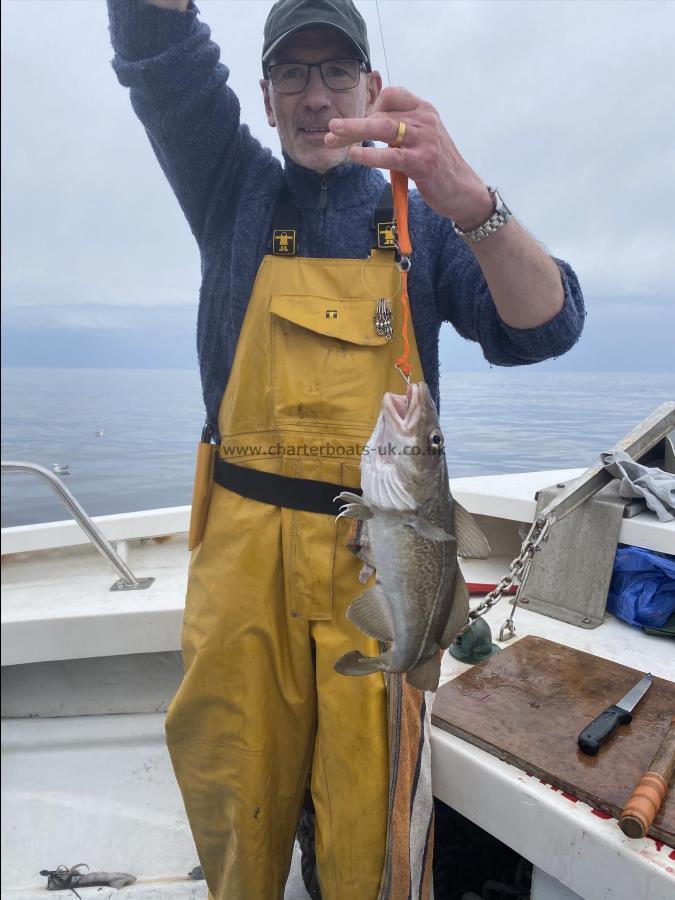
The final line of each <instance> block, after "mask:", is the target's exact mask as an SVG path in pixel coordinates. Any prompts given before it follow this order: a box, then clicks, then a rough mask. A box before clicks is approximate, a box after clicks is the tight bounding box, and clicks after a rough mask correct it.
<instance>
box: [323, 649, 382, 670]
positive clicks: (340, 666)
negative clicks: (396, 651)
mask: <svg viewBox="0 0 675 900" xmlns="http://www.w3.org/2000/svg"><path fill="white" fill-rule="evenodd" d="M388 654H389V651H387V653H383V654H382V655H381V656H363V654H361V653H359V651H358V650H352V651H351V652H350V653H345V655H344V656H341V657H340V659H338V660H337V662H336V663H335V667H334V668H335V671H336V672H339V673H340V674H341V675H370V674H371V672H380V671H382V670H383V669H385V666H384V665H383V663H386V659H385V657H387V656H388ZM385 671H386V669H385Z"/></svg>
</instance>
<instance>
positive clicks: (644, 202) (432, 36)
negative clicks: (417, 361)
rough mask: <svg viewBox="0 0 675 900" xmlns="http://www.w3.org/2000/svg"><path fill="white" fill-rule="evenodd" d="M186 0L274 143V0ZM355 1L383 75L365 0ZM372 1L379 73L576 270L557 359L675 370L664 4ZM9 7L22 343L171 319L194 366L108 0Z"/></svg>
mask: <svg viewBox="0 0 675 900" xmlns="http://www.w3.org/2000/svg"><path fill="white" fill-rule="evenodd" d="M198 5H199V8H200V10H201V16H202V19H204V20H205V21H206V22H208V23H209V25H210V26H211V29H212V34H213V38H214V40H215V41H216V42H217V43H218V44H219V45H220V46H221V49H222V58H223V61H224V62H226V63H227V64H228V65H229V66H230V68H231V73H232V74H231V82H230V83H231V85H232V87H233V88H234V89H235V91H236V92H237V94H238V95H239V98H240V100H241V106H242V111H243V116H242V117H243V119H244V121H246V122H247V123H248V124H249V126H250V127H251V129H252V131H253V133H254V134H255V135H256V136H257V137H258V138H260V139H261V140H262V141H263V142H266V143H268V144H269V145H270V146H272V147H273V148H274V149H275V150H276V151H277V152H278V142H277V140H276V133H275V132H274V131H273V130H272V129H270V128H269V126H268V125H267V123H266V120H265V118H264V115H263V107H262V100H261V95H260V89H259V87H258V79H259V76H260V48H261V36H262V28H263V23H264V21H265V17H266V15H267V12H268V10H269V8H270V5H271V4H270V2H268V0H243V2H242V0H234V2H226V0H199V4H198ZM358 5H359V8H360V10H361V11H362V13H363V15H364V17H365V18H366V21H367V24H368V30H369V36H370V43H371V51H372V59H373V63H374V66H375V67H376V68H379V69H380V70H381V71H382V74H383V77H384V81H385V83H386V81H387V75H386V69H385V65H384V56H383V51H382V43H381V40H380V33H379V27H378V19H377V10H376V6H375V3H374V2H373V0H361V2H360V3H359V4H358ZM379 6H380V13H381V18H382V27H383V32H384V42H385V46H386V51H387V57H388V61H389V70H390V74H391V82H392V83H393V84H400V85H404V86H405V87H407V88H409V89H410V90H412V91H413V92H414V93H416V94H418V95H419V96H421V97H423V98H425V99H427V100H429V101H431V102H432V103H434V104H435V106H436V107H437V108H438V110H439V112H440V114H441V116H442V118H443V120H444V122H445V124H446V127H447V128H448V130H449V132H450V134H451V135H452V137H453V139H454V140H455V142H456V144H457V145H458V147H459V149H460V151H461V152H462V154H463V156H464V157H465V158H466V159H467V160H468V162H469V163H470V164H471V165H472V166H473V167H474V168H475V169H476V170H477V172H478V173H479V174H480V175H481V177H483V178H484V179H485V181H486V182H487V183H489V184H496V185H498V186H499V187H500V189H501V191H502V194H503V195H504V197H505V199H506V200H507V203H508V204H509V206H510V207H511V208H512V209H513V211H514V213H515V215H516V216H517V217H518V218H519V219H520V220H521V221H522V222H523V224H524V225H525V226H526V227H527V228H529V229H530V230H531V231H532V232H533V234H534V235H535V236H536V237H537V238H538V239H539V240H540V241H542V243H543V244H545V246H546V247H547V248H548V249H549V251H550V252H551V253H554V254H555V255H557V256H560V257H562V258H564V259H566V260H568V261H569V262H571V263H572V265H573V266H574V268H575V269H576V271H577V273H578V275H579V278H580V280H581V283H582V287H583V289H584V294H585V296H586V299H587V305H588V308H589V320H588V326H587V333H586V336H585V337H584V338H582V341H581V343H580V344H579V345H578V347H577V348H575V349H574V350H573V351H572V353H570V354H569V355H568V357H569V358H565V359H564V360H561V361H560V362H561V363H562V364H563V366H564V367H567V368H570V367H571V368H577V369H585V368H592V369H598V368H599V369H606V370H612V369H617V368H622V367H623V366H624V365H625V361H626V360H629V361H630V364H629V365H627V367H628V368H629V369H633V370H646V369H661V370H662V371H663V370H666V371H672V370H673V369H675V213H674V209H675V116H674V115H673V109H674V108H675V89H674V87H673V64H672V59H673V46H674V45H675V4H674V3H671V2H658V0H651V2H611V0H607V2H595V0H594V2H583V0H581V2H543V0H540V2H536V0H530V2H508V0H499V2H445V0H414V2H411V0H381V2H380V4H379ZM2 16H3V29H2V45H3V54H2V75H3V80H2V94H3V107H2V120H3V121H2V124H3V137H2V166H3V172H2V177H3V222H4V229H3V277H2V283H3V317H4V321H5V324H6V325H7V326H8V328H9V330H8V333H11V334H15V335H17V343H16V345H15V347H19V348H22V347H25V346H27V343H26V341H27V335H28V337H29V338H30V337H31V336H34V341H33V343H32V344H31V352H34V353H37V354H38V355H39V356H41V358H42V359H44V360H47V361H54V360H56V362H58V361H59V358H58V353H56V356H55V355H54V354H55V350H54V346H53V345H54V335H56V334H58V335H59V339H58V342H61V343H60V344H59V346H62V349H63V348H65V347H68V348H70V349H68V352H73V353H75V357H77V358H78V359H79V358H80V357H78V356H77V352H76V351H77V347H78V346H79V345H84V344H86V343H87V340H85V339H87V336H89V337H92V340H93V338H94V337H95V336H97V338H96V339H98V338H100V336H101V334H105V333H109V334H110V335H114V336H115V342H116V343H119V335H120V334H121V335H124V334H125V333H126V335H127V338H128V345H129V348H133V346H134V342H136V344H138V342H139V340H140V341H141V343H143V342H146V344H147V342H148V341H150V339H152V340H154V341H155V342H157V341H158V346H159V347H160V348H161V347H162V346H163V344H162V340H163V338H164V337H166V340H167V344H166V347H169V345H171V347H174V345H175V346H176V347H178V349H177V350H176V351H175V352H176V353H177V354H178V357H179V358H178V360H177V362H178V363H179V364H181V365H182V364H184V363H185V360H186V359H187V360H188V363H187V364H190V363H189V360H190V358H194V349H193V343H194V336H193V335H194V320H195V316H196V303H197V294H198V287H199V258H198V254H197V251H196V248H195V245H194V241H193V238H192V236H191V234H190V231H189V229H188V227H187V224H186V223H185V221H184V219H183V217H182V214H181V212H180V210H179V208H178V205H177V203H176V201H175V199H174V197H173V195H172V194H171V191H170V189H169V187H168V185H167V184H166V183H165V181H164V178H163V175H162V173H161V171H160V169H159V166H158V165H157V163H156V161H155V158H154V156H153V154H152V152H151V150H150V147H149V144H148V143H147V139H146V137H145V134H144V132H143V129H142V128H141V126H140V124H139V123H138V122H137V120H136V119H135V117H134V115H133V113H132V111H131V108H130V105H129V101H128V94H127V91H126V90H125V89H123V88H122V87H120V86H119V85H118V83H117V81H116V78H115V76H114V73H113V71H112V68H111V66H110V59H111V56H112V51H111V49H110V45H109V41H108V31H107V17H106V8H105V3H103V2H99V0H51V2H42V0H4V2H3V3H2ZM446 331H447V332H449V328H446ZM69 334H70V335H71V336H73V341H74V342H75V350H74V351H73V350H72V347H71V345H70V344H68V335H69ZM50 335H51V337H50ZM31 340H32V339H31ZM171 341H174V344H171ZM175 341H178V343H177V344H175ZM41 342H44V346H43V344H42V343H41ZM58 342H57V343H58ZM78 342H79V344H78ZM28 343H29V344H30V340H29V341H28ZM94 343H95V341H94ZM90 346H93V344H91V345H90ZM442 348H443V362H444V365H445V367H446V368H448V367H450V368H452V367H457V365H458V363H457V360H459V361H460V362H461V363H462V365H464V364H466V366H467V367H474V365H487V364H485V363H483V362H482V357H481V353H480V350H479V349H478V348H477V347H473V346H471V345H467V344H466V342H463V341H461V340H460V339H459V338H457V337H455V336H453V335H452V334H449V333H448V334H446V335H445V336H444V340H443V344H442ZM669 351H670V353H669ZM16 352H17V351H16V350H15V349H13V347H10V348H9V354H8V359H9V361H10V362H16V361H17V360H16ZM63 352H66V351H65V350H63ZM118 352H119V364H120V365H133V364H137V359H136V356H134V352H133V350H132V349H130V350H129V355H128V356H125V350H124V345H122V346H120V347H119V348H118ZM172 352H173V350H172ZM181 354H182V355H181ZM75 357H73V358H75ZM148 358H150V357H148ZM81 359H82V360H83V362H84V363H86V362H87V356H86V353H84V352H83V355H82V356H81ZM33 364H35V363H34V362H33ZM167 365H170V362H167Z"/></svg>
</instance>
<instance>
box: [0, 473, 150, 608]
mask: <svg viewBox="0 0 675 900" xmlns="http://www.w3.org/2000/svg"><path fill="white" fill-rule="evenodd" d="M5 472H26V473H28V474H29V475H34V476H35V477H36V478H40V479H41V480H42V481H46V482H47V484H48V485H49V486H50V487H51V489H52V490H53V491H54V493H55V494H56V496H57V497H58V499H59V500H60V501H61V503H63V505H64V506H65V507H66V509H67V510H68V512H69V513H70V514H71V516H72V517H73V518H74V519H75V521H76V522H77V524H78V525H79V526H80V528H81V529H82V531H84V533H85V534H86V536H87V537H88V538H89V540H90V541H91V543H92V544H93V545H94V546H95V547H96V549H97V550H98V552H99V553H100V554H101V556H103V557H105V559H107V560H108V561H109V562H111V563H112V565H113V566H114V567H115V569H116V570H117V572H118V573H119V576H120V577H119V579H118V580H117V581H116V582H115V583H114V584H112V585H111V586H110V590H111V591H139V590H144V589H145V588H148V587H150V585H151V584H152V583H153V582H154V580H155V579H154V578H137V577H136V576H135V575H134V573H133V572H132V571H131V569H130V568H129V566H128V565H127V564H126V563H125V562H124V560H123V559H122V557H121V556H120V555H119V553H118V552H117V551H116V550H115V548H114V547H113V545H112V544H111V543H110V541H109V540H108V538H107V537H106V536H105V535H104V534H103V532H102V531H101V530H100V528H98V526H97V525H96V524H95V523H94V522H93V520H92V518H91V516H89V515H88V514H87V513H86V512H85V510H84V509H83V508H82V506H81V505H80V503H79V502H78V501H77V499H76V498H75V496H74V495H73V494H72V493H71V491H69V490H68V488H67V487H66V486H65V484H64V483H63V482H62V481H61V479H60V478H57V477H56V475H54V473H53V472H50V471H49V469H45V467H44V466H40V465H38V464H37V463H30V462H10V461H8V462H2V473H3V475H4V473H5Z"/></svg>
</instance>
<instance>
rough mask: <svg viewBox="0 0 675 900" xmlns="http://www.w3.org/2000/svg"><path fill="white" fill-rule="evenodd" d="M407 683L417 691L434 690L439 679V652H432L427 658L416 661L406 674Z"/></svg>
mask: <svg viewBox="0 0 675 900" xmlns="http://www.w3.org/2000/svg"><path fill="white" fill-rule="evenodd" d="M407 678H408V684H411V685H412V686H413V687H414V688H417V690H418V691H435V690H436V689H437V688H438V682H439V681H440V680H441V654H440V653H434V654H433V656H430V657H429V659H425V660H424V662H421V663H418V664H417V665H416V666H415V667H414V668H413V669H411V670H410V671H409V672H408V675H407Z"/></svg>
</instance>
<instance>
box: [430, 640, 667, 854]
mask: <svg viewBox="0 0 675 900" xmlns="http://www.w3.org/2000/svg"><path fill="white" fill-rule="evenodd" d="M674 657H675V654H674ZM644 674H645V673H644V672H638V671H637V670H635V669H629V668H627V667H626V666H621V665H619V664H618V663H614V662H610V661H608V660H606V659H600V657H598V656H593V655H592V654H590V653H582V652H581V651H579V650H572V649H571V648H570V647H565V646H563V645H562V644H556V643H555V642H553V641H547V640H545V639H544V638H539V637H525V638H523V639H522V640H520V641H517V642H516V643H515V644H512V645H510V646H509V647H507V648H506V649H505V650H502V652H501V653H497V654H495V655H494V656H491V657H489V658H488V659H487V660H485V661H484V662H482V663H480V664H479V665H477V666H474V667H473V668H471V669H468V670H467V671H466V672H464V673H462V674H461V675H459V676H458V677H457V678H454V679H453V680H452V681H449V682H448V683H447V684H444V685H443V686H442V687H441V688H439V690H438V692H437V693H436V698H435V701H434V705H433V709H432V722H433V723H434V725H437V726H438V727H439V728H442V729H444V730H445V731H449V732H450V733H451V734H456V735H458V736H459V737H461V738H463V740H465V741H468V742H469V743H470V744H475V745H476V746H478V747H481V748H482V749H483V750H487V752H488V753H493V754H494V755H495V756H498V757H499V758H500V759H503V760H505V761H506V762H508V763H511V764H512V765H514V766H518V767H519V768H521V769H524V770H525V771H526V772H529V773H530V774H533V775H537V776H538V777H539V778H541V779H543V780H544V781H545V782H547V783H549V784H552V785H553V786H554V787H559V788H561V789H562V790H564V791H567V792H569V793H571V794H573V795H574V796H575V797H578V798H579V799H580V800H584V801H585V802H586V803H589V804H590V805H591V806H593V807H594V808H596V809H600V810H604V811H605V812H607V813H610V814H611V815H612V816H614V817H615V818H618V816H619V815H620V813H621V810H622V809H623V806H624V803H625V802H626V800H627V799H628V797H629V795H630V793H631V791H632V790H633V788H634V787H635V785H636V784H637V782H638V781H639V779H640V776H641V775H642V773H643V772H646V771H647V769H648V768H649V764H650V763H651V761H652V759H653V756H654V754H655V752H656V750H657V749H658V746H659V744H660V743H661V740H662V738H663V737H664V735H665V733H666V732H667V731H668V728H669V726H670V720H671V718H672V716H673V715H674V714H675V684H674V683H673V682H671V681H666V680H664V679H662V678H654V680H653V682H652V686H651V687H650V688H649V690H648V691H647V693H646V694H645V696H644V697H643V699H642V700H641V701H640V703H638V705H637V706H636V707H635V711H634V713H633V721H632V722H631V723H630V724H629V725H620V726H619V728H618V730H617V731H615V733H614V734H613V735H612V737H610V738H609V740H608V741H607V743H605V744H603V745H602V747H601V748H600V752H599V753H598V755H597V756H586V754H584V753H582V752H581V751H580V750H579V748H578V746H577V735H578V734H579V732H580V731H581V730H582V729H583V728H584V726H586V725H587V724H588V723H589V722H590V721H591V720H592V719H594V718H595V716H597V715H598V714H599V713H601V712H602V711H603V710H604V709H606V707H608V706H610V705H611V704H613V703H616V701H617V700H619V699H620V698H621V697H623V695H624V694H626V693H627V692H628V691H629V690H630V688H632V687H633V686H634V685H635V684H637V682H638V681H639V680H640V678H642V676H643V675H644ZM650 834H651V835H652V837H655V838H656V839H658V840H662V841H664V842H665V843H667V844H669V845H671V846H675V778H673V780H672V782H671V785H670V791H669V793H668V794H667V796H666V799H665V801H664V803H663V806H662V807H661V810H660V812H659V813H658V814H657V816H656V819H655V821H654V824H653V826H652V828H651V831H650Z"/></svg>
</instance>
